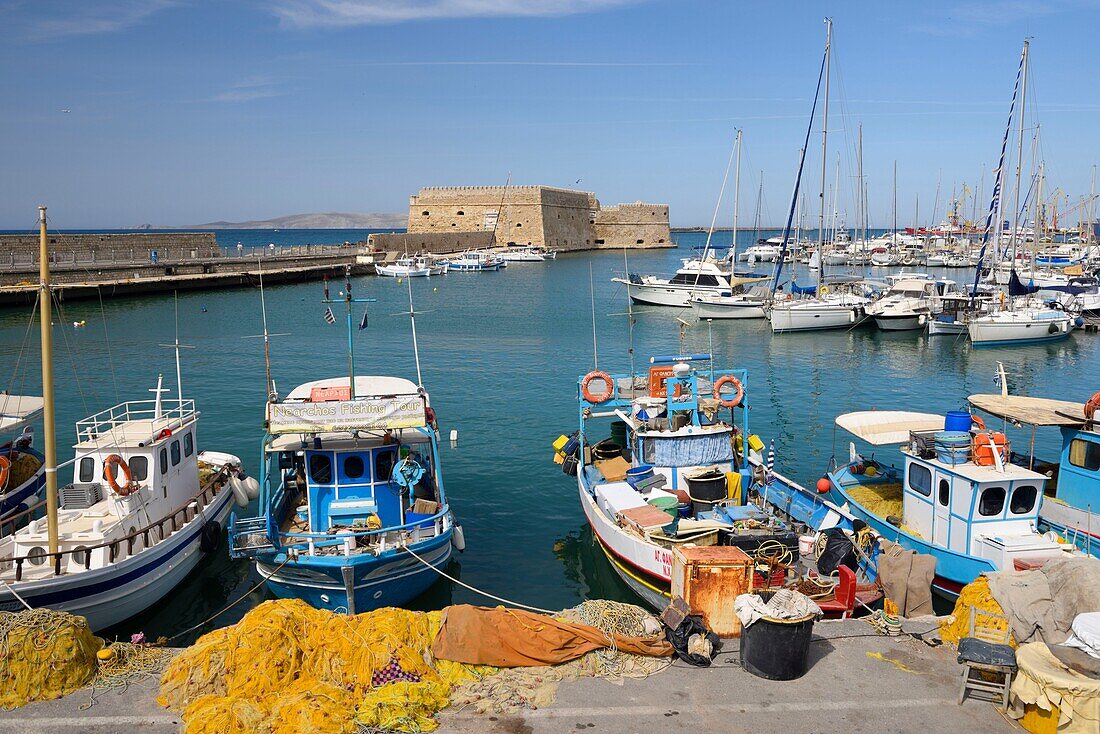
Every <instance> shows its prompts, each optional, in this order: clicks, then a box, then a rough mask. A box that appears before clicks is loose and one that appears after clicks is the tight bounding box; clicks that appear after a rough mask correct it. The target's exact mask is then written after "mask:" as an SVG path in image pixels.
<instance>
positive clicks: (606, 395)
mask: <svg viewBox="0 0 1100 734" xmlns="http://www.w3.org/2000/svg"><path fill="white" fill-rule="evenodd" d="M596 380H600V381H601V382H603V383H604V385H606V387H605V388H604V389H603V390H602V391H601V392H598V393H593V392H592V391H591V390H589V389H588V387H589V385H591V384H592V383H593V382H595V381H596ZM614 393H615V383H614V381H613V380H612V379H611V375H609V374H607V373H606V372H604V371H603V370H592V371H591V372H589V373H588V374H587V375H585V376H584V378H583V379H582V380H581V395H583V396H584V399H585V400H587V401H588V402H590V403H592V404H593V405H599V404H600V403H606V402H607V401H608V400H610V399H611V396H612V395H613V394H614Z"/></svg>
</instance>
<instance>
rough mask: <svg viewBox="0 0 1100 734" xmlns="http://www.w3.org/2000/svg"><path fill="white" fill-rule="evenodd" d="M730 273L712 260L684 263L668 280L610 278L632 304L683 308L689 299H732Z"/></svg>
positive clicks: (688, 260) (631, 275)
mask: <svg viewBox="0 0 1100 734" xmlns="http://www.w3.org/2000/svg"><path fill="white" fill-rule="evenodd" d="M732 278H733V273H732V272H731V271H730V270H728V269H726V268H724V267H722V265H720V264H719V262H718V261H716V260H715V259H714V258H709V257H708V258H703V259H700V258H696V259H684V260H683V261H682V267H681V268H680V269H679V270H677V271H676V273H675V274H674V275H673V276H672V277H671V278H661V277H658V276H656V275H638V274H637V273H630V274H629V275H627V277H625V278H612V282H614V283H622V284H623V285H625V286H626V290H627V294H628V295H629V296H630V299H631V300H632V301H634V302H635V303H644V304H649V305H652V306H680V307H686V306H687V305H688V300H689V299H690V298H691V297H692V296H702V295H708V296H711V295H716V296H730V295H733V289H734V285H735V283H734V281H733V280H732Z"/></svg>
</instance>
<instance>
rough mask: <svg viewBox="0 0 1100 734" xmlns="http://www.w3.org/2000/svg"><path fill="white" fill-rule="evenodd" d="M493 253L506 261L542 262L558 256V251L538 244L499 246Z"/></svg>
mask: <svg viewBox="0 0 1100 734" xmlns="http://www.w3.org/2000/svg"><path fill="white" fill-rule="evenodd" d="M493 254H494V255H496V256H497V257H499V258H500V259H501V260H504V261H505V262H516V263H541V262H546V261H547V260H553V259H555V258H556V257H557V256H558V253H557V252H556V251H554V250H548V249H546V248H545V247H539V246H537V245H526V246H523V247H504V248H499V249H497V250H494V251H493Z"/></svg>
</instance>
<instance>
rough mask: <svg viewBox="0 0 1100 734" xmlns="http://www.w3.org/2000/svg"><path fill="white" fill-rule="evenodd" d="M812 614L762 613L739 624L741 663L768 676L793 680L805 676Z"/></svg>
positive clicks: (757, 672)
mask: <svg viewBox="0 0 1100 734" xmlns="http://www.w3.org/2000/svg"><path fill="white" fill-rule="evenodd" d="M815 616H816V615H813V614H811V615H810V616H808V617H803V618H802V619H773V618H771V617H764V618H762V619H758V620H756V621H755V622H753V623H752V624H750V625H749V626H748V627H744V628H742V630H741V667H742V668H744V669H745V670H747V671H749V672H750V673H752V674H753V675H757V676H760V677H761V678H767V679H768V680H794V679H795V678H801V677H802V676H804V675H805V674H806V670H807V668H808V663H809V652H810V639H811V638H812V637H813V633H814V619H815Z"/></svg>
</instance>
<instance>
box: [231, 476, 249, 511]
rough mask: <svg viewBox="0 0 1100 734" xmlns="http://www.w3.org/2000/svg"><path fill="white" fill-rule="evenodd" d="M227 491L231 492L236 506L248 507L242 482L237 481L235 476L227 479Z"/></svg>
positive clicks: (246, 493) (246, 494)
mask: <svg viewBox="0 0 1100 734" xmlns="http://www.w3.org/2000/svg"><path fill="white" fill-rule="evenodd" d="M228 484H229V489H230V490H232V492H233V499H235V500H236V501H237V504H238V505H240V506H241V507H245V506H246V505H248V492H246V491H245V488H244V482H242V481H241V480H240V479H238V478H237V477H236V476H232V477H229V482H228Z"/></svg>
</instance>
